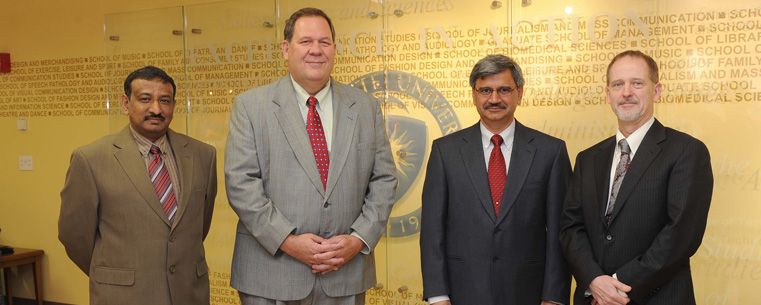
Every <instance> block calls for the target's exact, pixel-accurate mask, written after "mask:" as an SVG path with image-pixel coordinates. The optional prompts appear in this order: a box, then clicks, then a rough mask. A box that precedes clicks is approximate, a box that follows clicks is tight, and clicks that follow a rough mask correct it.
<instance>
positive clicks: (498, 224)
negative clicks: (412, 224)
mask: <svg viewBox="0 0 761 305" xmlns="http://www.w3.org/2000/svg"><path fill="white" fill-rule="evenodd" d="M523 84H524V80H523V75H522V73H521V69H520V67H519V66H518V64H517V63H516V62H515V61H513V59H512V58H509V57H506V56H503V55H489V56H487V57H485V58H483V59H481V60H480V61H479V62H478V63H476V65H475V66H474V67H473V71H472V72H471V74H470V85H471V87H472V88H473V89H472V93H473V102H474V104H475V107H476V109H477V111H478V114H479V115H480V117H481V121H480V122H478V123H476V124H475V125H473V126H471V127H469V128H466V129H463V130H461V131H458V132H455V133H453V134H450V135H448V136H445V137H442V138H440V139H437V140H435V141H434V142H433V146H432V148H431V157H430V158H429V159H428V171H427V173H426V176H425V184H424V185H423V211H422V220H421V222H422V227H421V231H420V254H421V258H422V270H423V297H424V298H426V299H427V300H428V302H430V303H431V304H436V305H439V304H450V303H451V304H455V305H468V304H479V305H507V304H518V305H522V304H532V305H539V304H543V305H544V304H553V303H555V304H569V303H568V302H569V294H570V289H571V277H570V274H569V273H568V269H567V267H566V264H565V260H564V259H563V254H562V252H561V250H560V243H559V242H558V234H559V232H560V228H559V221H560V211H561V207H562V203H563V197H564V196H565V192H566V185H567V183H568V180H569V178H570V175H571V164H570V162H569V159H568V152H567V151H566V146H565V142H563V141H562V140H560V139H556V138H553V137H551V136H548V135H546V134H543V133H541V132H539V131H536V130H534V129H531V128H528V127H526V126H524V125H522V124H521V123H519V122H518V121H517V120H515V118H514V114H515V110H516V108H517V107H518V105H519V104H520V103H521V98H522V97H523Z"/></svg>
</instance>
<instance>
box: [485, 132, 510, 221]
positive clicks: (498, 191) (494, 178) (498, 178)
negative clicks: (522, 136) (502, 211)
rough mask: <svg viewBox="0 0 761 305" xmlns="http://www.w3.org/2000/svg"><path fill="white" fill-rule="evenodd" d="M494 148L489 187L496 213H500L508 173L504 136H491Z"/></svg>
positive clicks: (490, 165) (490, 160)
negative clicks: (503, 153)
mask: <svg viewBox="0 0 761 305" xmlns="http://www.w3.org/2000/svg"><path fill="white" fill-rule="evenodd" d="M491 142H492V143H494V148H492V150H491V155H490V156H489V187H490V188H491V200H492V203H494V213H495V214H497V215H499V205H500V203H501V202H500V201H501V200H502V192H503V191H504V190H505V181H507V173H506V171H507V170H506V169H505V158H504V157H503V156H502V148H501V147H500V145H501V144H502V137H501V136H500V135H496V134H495V135H494V136H492V137H491Z"/></svg>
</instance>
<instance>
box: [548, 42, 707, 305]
mask: <svg viewBox="0 0 761 305" xmlns="http://www.w3.org/2000/svg"><path fill="white" fill-rule="evenodd" d="M607 80H608V84H607V100H608V103H609V104H610V106H611V108H612V109H613V112H614V113H615V114H616V116H617V117H618V130H617V132H616V135H615V136H612V137H610V138H608V139H606V140H604V141H602V142H600V143H598V144H596V145H594V146H592V147H591V148H589V149H587V150H584V151H582V152H581V153H579V155H578V157H577V158H576V166H575V170H574V175H573V179H572V183H571V186H570V188H569V191H568V195H567V196H566V199H565V205H564V208H563V217H562V224H561V228H562V229H561V230H562V231H561V234H560V236H561V237H560V238H561V243H562V244H563V251H564V253H565V256H566V258H567V260H568V264H569V267H570V269H571V273H572V274H573V276H574V277H575V278H576V284H577V286H576V292H575V295H574V304H600V305H608V304H627V303H629V304H695V296H694V290H693V286H692V275H691V273H690V257H691V256H692V255H693V254H695V251H697V249H698V247H699V246H700V243H701V241H702V238H703V233H704V231H705V227H706V221H707V218H708V208H709V206H710V203H711V194H712V189H713V175H712V172H711V163H710V156H709V154H708V149H707V148H706V146H705V145H704V144H703V143H702V142H700V141H699V140H697V139H695V138H693V137H691V136H689V135H687V134H685V133H682V132H679V131H676V130H673V129H671V128H667V127H664V126H663V125H661V123H660V122H659V121H658V120H656V119H655V118H654V117H653V112H654V109H653V108H654V103H655V102H656V101H658V97H659V96H660V94H661V90H662V85H661V83H660V82H659V81H658V66H657V64H656V62H655V61H654V60H653V59H652V58H651V57H650V56H647V55H645V54H643V53H642V52H639V51H625V52H623V53H621V54H618V55H617V56H616V57H615V58H613V60H612V61H611V63H610V65H608V72H607Z"/></svg>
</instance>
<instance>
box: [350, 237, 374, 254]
mask: <svg viewBox="0 0 761 305" xmlns="http://www.w3.org/2000/svg"><path fill="white" fill-rule="evenodd" d="M351 236H356V237H357V238H359V240H361V241H362V243H363V244H365V246H364V247H363V248H362V251H359V253H362V254H365V255H367V254H370V252H371V251H370V246H368V245H367V242H365V239H364V238H362V236H359V233H357V231H351Z"/></svg>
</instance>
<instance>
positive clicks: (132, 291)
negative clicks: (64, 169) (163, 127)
mask: <svg viewBox="0 0 761 305" xmlns="http://www.w3.org/2000/svg"><path fill="white" fill-rule="evenodd" d="M168 137H169V141H170V145H172V149H173V150H174V155H175V160H176V161H177V169H178V171H179V176H180V183H181V190H182V192H181V194H180V198H178V210H177V214H176V215H175V219H174V225H173V226H170V224H169V220H168V218H167V216H166V214H165V213H164V211H163V210H162V209H161V205H160V203H159V199H158V196H156V191H155V190H154V188H153V184H151V181H150V178H149V177H148V170H147V169H146V166H145V163H144V161H143V160H142V157H141V155H140V152H139V151H138V149H137V145H136V144H135V140H134V139H133V138H132V135H131V134H130V131H129V127H127V128H125V129H124V130H122V131H121V132H120V133H118V134H115V135H110V136H106V137H104V138H102V139H100V140H98V141H96V142H94V143H92V144H89V145H85V146H83V147H80V148H78V149H77V150H75V151H74V152H73V153H72V155H71V165H70V167H69V171H68V173H67V174H66V184H65V185H64V188H63V190H62V191H61V215H60V219H59V221H58V230H59V231H58V238H59V239H60V240H61V243H63V245H64V247H65V248H66V253H67V254H68V255H69V257H70V258H71V260H72V261H74V263H75V264H77V266H78V267H79V268H80V269H82V271H84V272H85V274H87V275H89V276H90V304H109V305H116V304H143V305H144V304H157V305H158V304H160V305H164V304H175V305H181V304H182V305H184V304H209V277H208V272H207V271H208V267H207V264H206V259H205V254H204V247H203V240H204V238H205V237H206V234H207V233H208V231H209V226H210V225H211V216H212V212H213V209H214V198H215V197H216V192H217V177H216V173H217V170H216V164H217V162H216V150H215V149H214V147H212V146H209V145H207V144H204V143H202V142H200V141H197V140H194V139H192V138H190V137H188V136H185V135H182V134H178V133H175V132H174V131H171V130H170V131H169V133H168Z"/></svg>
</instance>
